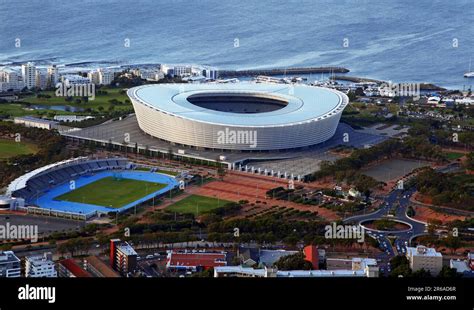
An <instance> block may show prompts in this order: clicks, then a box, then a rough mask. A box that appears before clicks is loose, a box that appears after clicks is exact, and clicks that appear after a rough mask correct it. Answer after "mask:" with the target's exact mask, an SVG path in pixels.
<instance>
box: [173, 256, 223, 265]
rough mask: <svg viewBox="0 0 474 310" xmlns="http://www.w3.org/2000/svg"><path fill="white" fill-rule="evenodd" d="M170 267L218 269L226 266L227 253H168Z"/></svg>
mask: <svg viewBox="0 0 474 310" xmlns="http://www.w3.org/2000/svg"><path fill="white" fill-rule="evenodd" d="M167 265H168V267H170V266H186V267H198V266H201V267H216V266H225V265H227V262H226V253H175V252H169V253H168V263H167Z"/></svg>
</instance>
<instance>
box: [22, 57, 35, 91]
mask: <svg viewBox="0 0 474 310" xmlns="http://www.w3.org/2000/svg"><path fill="white" fill-rule="evenodd" d="M21 77H22V78H23V83H25V86H26V88H28V89H32V88H34V87H35V86H36V67H35V64H34V63H32V62H28V63H26V64H23V65H21Z"/></svg>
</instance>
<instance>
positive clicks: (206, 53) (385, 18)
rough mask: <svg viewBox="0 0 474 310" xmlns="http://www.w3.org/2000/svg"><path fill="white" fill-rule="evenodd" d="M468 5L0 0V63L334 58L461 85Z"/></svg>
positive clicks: (264, 63) (389, 75) (276, 62)
mask: <svg viewBox="0 0 474 310" xmlns="http://www.w3.org/2000/svg"><path fill="white" fill-rule="evenodd" d="M368 7H369V8H371V9H370V10H368V9H367V8H368ZM472 12H473V10H472V2H471V1H470V0H459V1H453V2H450V3H449V4H446V2H445V1H429V2H428V1H420V2H418V1H408V0H400V1H390V0H381V1H376V2H371V1H364V5H354V3H352V2H351V1H337V2H334V1H329V0H317V1H307V0H304V1H284V2H283V1H258V2H255V1H250V0H243V1H215V0H210V1H192V0H174V1H162V0H159V1H151V0H135V1H128V0H117V1H110V0H104V1H91V0H86V1H81V2H80V3H77V2H72V1H58V0H45V1H39V0H30V1H27V0H19V1H2V2H1V3H0V64H4V65H8V64H15V63H22V62H26V61H34V62H36V63H37V64H39V65H42V64H43V65H46V64H50V63H56V64H65V65H71V64H74V65H77V66H78V67H84V68H88V67H95V66H106V67H110V66H121V65H134V64H146V63H183V64H184V63H186V64H202V65H211V66H214V67H216V68H219V69H233V70H241V69H260V68H281V67H304V66H315V67H320V66H340V67H345V68H348V69H349V70H350V73H349V75H353V76H360V77H368V78H374V79H381V80H387V81H393V82H429V83H434V84H436V85H439V86H443V87H447V88H460V89H462V88H465V87H470V86H471V85H472V84H474V83H473V82H474V79H466V78H464V77H463V74H464V73H465V72H466V71H468V69H469V63H470V61H471V59H472V57H473V56H474V55H473V54H474V36H473V34H474V16H473V14H472ZM18 39H19V40H20V46H19V47H18V46H16V45H15V43H18V41H17V40H18ZM127 43H128V46H127ZM17 45H18V44H17Z"/></svg>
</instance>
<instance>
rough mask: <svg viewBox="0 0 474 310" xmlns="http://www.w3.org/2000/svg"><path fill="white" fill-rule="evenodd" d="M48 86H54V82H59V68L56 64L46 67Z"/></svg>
mask: <svg viewBox="0 0 474 310" xmlns="http://www.w3.org/2000/svg"><path fill="white" fill-rule="evenodd" d="M47 75H48V87H56V84H57V83H58V82H59V70H58V67H56V65H52V66H49V67H48V73H47Z"/></svg>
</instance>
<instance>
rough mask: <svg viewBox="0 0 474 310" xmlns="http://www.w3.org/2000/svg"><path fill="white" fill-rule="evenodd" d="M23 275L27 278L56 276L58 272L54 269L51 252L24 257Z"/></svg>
mask: <svg viewBox="0 0 474 310" xmlns="http://www.w3.org/2000/svg"><path fill="white" fill-rule="evenodd" d="M25 276H26V277H28V278H56V277H57V276H58V273H57V271H56V269H55V266H54V262H53V260H52V254H51V253H44V255H42V256H41V255H39V256H27V257H26V259H25Z"/></svg>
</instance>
